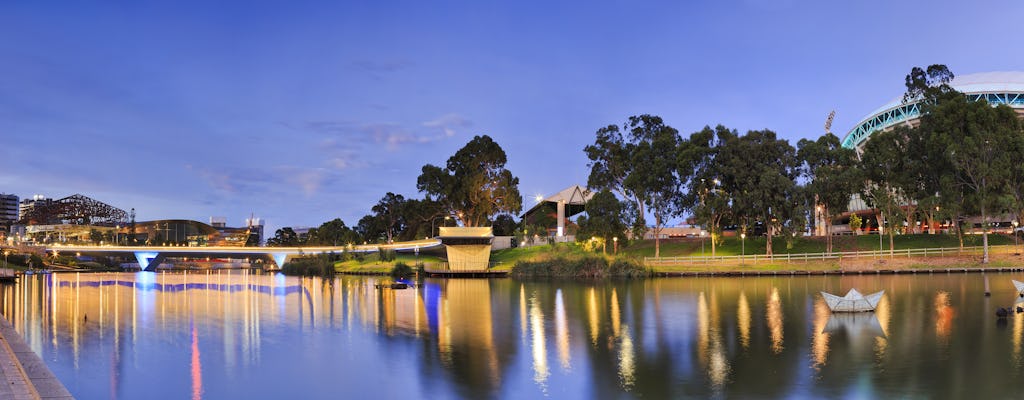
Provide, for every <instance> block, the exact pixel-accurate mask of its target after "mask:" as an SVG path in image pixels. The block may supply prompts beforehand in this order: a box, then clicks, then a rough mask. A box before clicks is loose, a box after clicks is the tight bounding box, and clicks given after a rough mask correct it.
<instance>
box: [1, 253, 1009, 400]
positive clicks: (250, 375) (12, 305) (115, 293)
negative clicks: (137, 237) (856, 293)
mask: <svg viewBox="0 0 1024 400" xmlns="http://www.w3.org/2000/svg"><path fill="white" fill-rule="evenodd" d="M1017 275H1019V274H1016V275H1011V274H989V275H988V277H989V279H990V281H991V286H992V297H991V298H985V297H984V296H983V295H982V293H983V291H984V289H983V288H984V281H983V277H982V275H977V274H970V275H960V274H953V275H945V274H942V275H927V276H905V275H901V276H856V277H851V276H845V277H838V276H829V277H824V276H818V277H787V278H782V277H778V278H674V279H652V280H646V281H632V282H622V281H619V282H601V283H579V282H521V281H516V280H512V279H501V280H427V281H426V282H424V284H423V285H421V286H420V287H418V288H414V289H408V290H390V289H386V290H381V289H377V288H375V286H374V285H375V284H376V283H379V279H378V278H366V277H340V278H337V279H335V280H334V282H333V284H331V283H328V282H323V281H321V280H319V279H309V278H306V279H300V278H291V277H284V276H281V275H259V274H251V273H245V272H238V271H236V272H200V273H188V274H182V273H160V274H156V273H148V272H142V273H134V274H132V273H121V274H54V275H49V276H36V277H28V278H24V279H23V280H22V282H20V283H19V284H18V285H12V286H5V287H3V288H2V289H0V290H2V311H3V314H4V315H5V316H6V317H7V319H8V320H10V321H11V323H12V324H14V326H15V328H17V330H18V331H19V332H21V333H22V334H23V335H24V337H25V339H26V340H27V341H28V343H29V345H30V346H31V347H32V348H33V349H34V350H35V351H36V352H37V353H39V354H40V355H41V356H42V358H43V359H44V360H46V362H47V364H48V365H49V366H50V368H51V369H52V370H53V371H54V373H55V374H56V375H57V377H58V378H60V379H61V381H63V382H64V383H65V385H66V386H67V387H68V389H69V390H70V391H71V393H72V394H74V395H75V396H76V397H78V398H81V399H104V398H111V399H117V398H120V399H141V398H166V399H187V398H193V399H199V398H209V399H225V398H242V399H266V398H296V399H305V398H342V397H344V398H431V399H437V398H472V399H477V398H545V397H549V398H558V399H563V398H585V399H590V398H656V399H660V398H894V397H899V398H968V397H974V398H978V399H992V398H1021V397H1022V396H1024V381H1022V378H1024V353H1022V350H1024V349H1022V342H1024V314H1016V315H1014V316H1012V317H1011V318H1009V319H1008V320H1004V321H1003V322H1000V321H998V320H997V318H996V317H995V315H994V312H993V311H994V309H995V308H996V307H997V306H1008V305H1011V304H1013V303H1014V301H1015V300H1016V296H1015V293H1014V290H1013V286H1012V285H1011V283H1010V279H1011V278H1016V279H1018V280H1020V279H1024V276H1017ZM851 287H856V288H858V289H859V290H861V291H862V292H873V291H876V290H883V289H884V290H885V291H886V296H885V297H884V298H883V300H882V303H881V305H880V306H879V309H878V311H877V312H876V313H874V314H860V315H856V316H848V315H847V316H830V315H829V312H828V308H827V307H826V306H825V304H824V302H823V301H822V300H821V296H820V295H819V294H818V291H819V290H826V291H831V292H836V293H845V292H846V291H847V290H848V289H849V288H851Z"/></svg>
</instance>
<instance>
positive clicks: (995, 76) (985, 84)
mask: <svg viewBox="0 0 1024 400" xmlns="http://www.w3.org/2000/svg"><path fill="white" fill-rule="evenodd" d="M949 85H950V86H952V87H953V89H956V90H957V91H959V92H961V93H964V94H972V93H1006V92H1022V93H1024V71H996V72H980V73H977V74H968V75H960V76H957V77H954V78H953V81H952V82H950V83H949ZM901 104H903V95H900V96H899V97H897V98H895V99H893V100H892V101H890V102H888V103H885V105H883V106H881V107H878V108H877V109H875V110H874V111H872V112H871V113H870V114H868V115H865V116H864V118H861V120H860V122H859V123H858V124H857V125H860V124H861V123H863V122H864V121H867V120H868V119H870V118H871V117H874V116H875V115H878V114H881V113H882V112H885V111H886V110H889V109H892V108H895V107H898V106H900V105H901Z"/></svg>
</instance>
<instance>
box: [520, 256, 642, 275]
mask: <svg viewBox="0 0 1024 400" xmlns="http://www.w3.org/2000/svg"><path fill="white" fill-rule="evenodd" d="M650 275H651V271H650V270H648V269H646V268H644V267H643V266H642V265H640V263H638V262H636V261H633V260H630V259H625V258H608V257H603V256H599V255H585V256H565V255H561V256H553V257H550V258H547V259H543V260H534V261H525V260H523V261H517V262H516V264H515V266H513V267H512V276H515V277H521V278H526V277H529V278H537V277H543V278H551V277H554V278H640V277H646V276H650Z"/></svg>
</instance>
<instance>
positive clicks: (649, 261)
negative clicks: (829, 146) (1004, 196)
mask: <svg viewBox="0 0 1024 400" xmlns="http://www.w3.org/2000/svg"><path fill="white" fill-rule="evenodd" d="M1019 249H1020V247H1018V246H1015V245H1000V246H989V251H990V252H991V253H996V254H1000V253H1019ZM983 252H984V248H983V247H982V246H970V247H963V248H960V247H934V248H918V249H899V250H892V251H890V250H888V249H883V250H867V251H834V252H831V253H785V254H773V255H770V256H769V255H765V254H750V255H739V256H737V255H729V256H685V257H644V265H647V266H703V265H708V266H726V265H744V264H758V263H778V262H784V263H793V262H805V261H825V260H842V259H844V258H845V259H858V258H860V259H863V258H895V257H901V258H910V257H942V256H948V255H959V256H980V255H982V253H983Z"/></svg>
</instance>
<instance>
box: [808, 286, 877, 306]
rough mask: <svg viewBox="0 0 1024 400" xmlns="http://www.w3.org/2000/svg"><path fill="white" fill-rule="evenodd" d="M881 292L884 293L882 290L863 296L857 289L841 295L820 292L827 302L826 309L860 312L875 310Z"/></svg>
mask: <svg viewBox="0 0 1024 400" xmlns="http://www.w3.org/2000/svg"><path fill="white" fill-rule="evenodd" d="M883 294H885V291H884V290H883V291H880V292H877V293H872V294H869V295H867V296H865V295H862V294H860V292H858V291H857V289H850V291H849V292H847V293H846V296H843V297H839V296H836V295H834V294H830V293H825V292H821V297H824V298H825V303H826V304H828V309H829V310H832V312H862V311H875V307H878V302H879V301H880V300H882V295H883Z"/></svg>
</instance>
